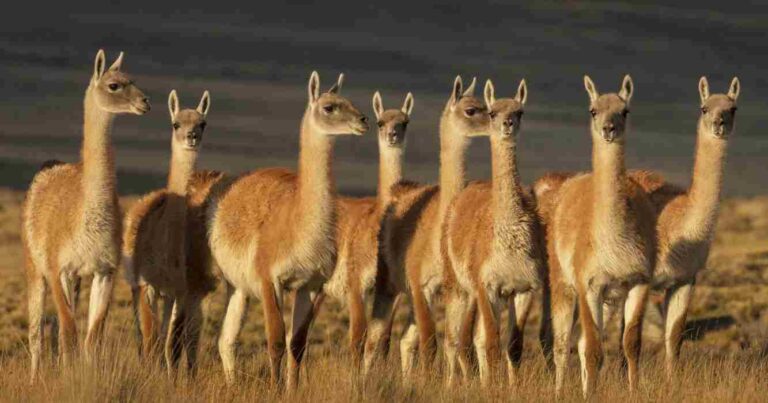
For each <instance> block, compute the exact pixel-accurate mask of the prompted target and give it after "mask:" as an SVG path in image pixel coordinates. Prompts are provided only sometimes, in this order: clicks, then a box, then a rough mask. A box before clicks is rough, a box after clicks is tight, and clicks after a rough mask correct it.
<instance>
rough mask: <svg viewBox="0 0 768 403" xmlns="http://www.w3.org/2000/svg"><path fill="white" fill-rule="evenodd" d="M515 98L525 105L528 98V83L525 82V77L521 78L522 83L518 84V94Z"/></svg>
mask: <svg viewBox="0 0 768 403" xmlns="http://www.w3.org/2000/svg"><path fill="white" fill-rule="evenodd" d="M515 99H516V100H517V102H520V104H522V105H525V101H527V100H528V85H526V84H525V79H522V80H520V85H518V86H517V95H515Z"/></svg>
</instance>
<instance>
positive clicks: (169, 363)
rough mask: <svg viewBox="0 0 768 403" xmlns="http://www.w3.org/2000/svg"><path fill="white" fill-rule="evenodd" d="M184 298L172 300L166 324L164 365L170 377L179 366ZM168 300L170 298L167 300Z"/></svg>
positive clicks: (184, 319) (183, 320)
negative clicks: (169, 316) (169, 315)
mask: <svg viewBox="0 0 768 403" xmlns="http://www.w3.org/2000/svg"><path fill="white" fill-rule="evenodd" d="M185 299H186V297H180V298H175V299H173V311H172V312H171V318H170V321H169V322H168V331H167V333H166V336H165V349H164V350H165V365H166V367H167V369H168V374H169V375H171V374H172V373H173V372H174V371H175V370H176V368H178V366H179V360H180V359H181V353H182V347H183V334H184V332H185V329H184V325H185V323H186V321H187V320H186V311H185V308H186V307H185V304H186V301H185ZM169 300H170V298H169Z"/></svg>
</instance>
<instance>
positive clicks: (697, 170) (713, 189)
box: [684, 122, 728, 237]
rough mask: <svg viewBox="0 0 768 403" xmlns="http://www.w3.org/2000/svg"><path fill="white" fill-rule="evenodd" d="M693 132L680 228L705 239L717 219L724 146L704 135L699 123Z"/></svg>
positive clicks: (710, 232) (725, 146)
mask: <svg viewBox="0 0 768 403" xmlns="http://www.w3.org/2000/svg"><path fill="white" fill-rule="evenodd" d="M697 132H698V135H697V140H696V156H695V157H694V164H693V178H692V182H691V187H690V190H689V192H688V206H687V209H686V212H685V219H684V220H685V222H684V227H685V231H686V232H688V233H691V234H694V235H699V236H705V237H706V236H710V235H711V234H712V230H713V229H714V226H715V222H716V219H717V212H718V208H719V205H720V189H721V187H722V179H723V167H724V165H725V154H726V150H727V148H728V147H727V146H728V143H727V141H726V140H722V139H717V138H714V137H713V136H712V135H711V134H708V133H706V132H705V130H704V128H703V127H702V123H701V122H699V127H698V131H697Z"/></svg>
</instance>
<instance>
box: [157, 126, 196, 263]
mask: <svg viewBox="0 0 768 403" xmlns="http://www.w3.org/2000/svg"><path fill="white" fill-rule="evenodd" d="M171 141H172V142H173V140H171ZM196 161H197V152H194V151H188V150H184V149H183V148H182V146H180V145H176V144H171V165H170V167H169V170H168V185H167V188H166V192H167V194H166V200H165V207H164V208H165V211H163V216H162V217H163V220H165V228H167V235H168V252H169V253H171V255H172V256H174V257H175V256H176V255H179V254H180V253H181V254H183V251H184V250H185V249H184V246H185V245H184V240H185V234H186V233H187V208H188V207H187V206H188V201H187V194H188V189H189V181H190V180H191V179H192V175H193V174H194V172H195V163H196Z"/></svg>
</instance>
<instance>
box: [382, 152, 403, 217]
mask: <svg viewBox="0 0 768 403" xmlns="http://www.w3.org/2000/svg"><path fill="white" fill-rule="evenodd" d="M402 179H403V148H402V147H390V146H388V145H387V144H385V142H383V141H380V142H379V189H378V192H377V194H376V199H377V201H378V206H379V208H380V209H382V210H383V209H386V208H387V206H389V204H390V202H391V201H392V186H394V185H395V184H397V183H398V182H400V181H401V180H402Z"/></svg>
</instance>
